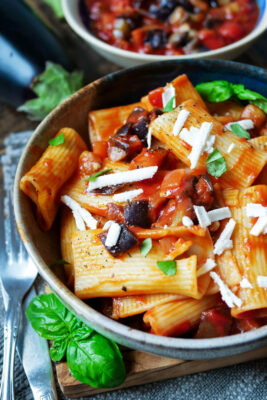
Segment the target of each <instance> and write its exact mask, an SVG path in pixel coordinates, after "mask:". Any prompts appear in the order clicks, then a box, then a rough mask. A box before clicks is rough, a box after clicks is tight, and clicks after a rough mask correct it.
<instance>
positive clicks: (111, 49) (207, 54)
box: [62, 0, 267, 67]
mask: <svg viewBox="0 0 267 400" xmlns="http://www.w3.org/2000/svg"><path fill="white" fill-rule="evenodd" d="M257 3H258V6H259V11H260V14H259V20H258V23H257V24H256V26H255V28H254V29H253V30H252V31H251V32H250V33H249V34H248V35H247V36H245V37H244V38H243V39H241V40H238V41H237V42H235V43H232V44H229V45H228V46H224V47H222V48H220V49H217V50H208V51H203V52H201V53H194V54H185V55H179V56H167V55H163V56H162V55H155V54H140V53H135V52H133V51H127V50H123V49H119V48H118V47H115V46H111V45H110V44H108V43H105V42H103V41H102V40H100V39H98V38H97V37H96V36H94V35H93V34H92V33H90V32H89V30H88V29H87V28H86V26H85V25H84V23H83V20H82V17H81V14H80V12H79V1H78V0H62V7H63V12H64V16H65V18H66V21H67V22H68V24H69V25H70V27H71V28H72V29H73V30H74V32H76V33H77V35H79V36H80V37H81V38H83V39H84V40H85V41H86V42H87V43H88V44H89V45H90V46H91V47H93V49H94V50H95V51H97V53H99V54H101V55H102V56H103V57H105V58H107V59H108V60H109V61H112V62H113V63H114V64H117V65H120V66H122V67H133V66H134V65H141V64H144V63H150V62H154V61H163V60H189V59H203V58H221V59H226V60H232V59H234V58H236V57H238V56H239V55H240V54H241V53H242V52H244V51H245V50H247V48H248V47H249V46H250V45H252V43H253V42H254V41H255V40H256V39H258V38H259V37H260V36H261V35H262V34H263V33H264V31H265V30H266V28H267V0H257Z"/></svg>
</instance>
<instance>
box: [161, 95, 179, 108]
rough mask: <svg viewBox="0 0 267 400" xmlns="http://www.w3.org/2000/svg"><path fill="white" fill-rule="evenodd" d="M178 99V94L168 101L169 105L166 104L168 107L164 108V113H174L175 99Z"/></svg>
mask: <svg viewBox="0 0 267 400" xmlns="http://www.w3.org/2000/svg"><path fill="white" fill-rule="evenodd" d="M175 97H176V94H175V95H174V96H173V97H172V98H171V99H170V100H169V101H168V103H167V104H166V106H165V107H164V108H163V110H162V111H163V112H171V111H173V108H174V107H173V104H174V99H175Z"/></svg>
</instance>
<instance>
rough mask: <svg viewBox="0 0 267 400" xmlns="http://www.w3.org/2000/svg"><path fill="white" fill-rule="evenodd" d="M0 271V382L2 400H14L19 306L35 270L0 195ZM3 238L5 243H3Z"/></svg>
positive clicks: (8, 198) (6, 200)
mask: <svg viewBox="0 0 267 400" xmlns="http://www.w3.org/2000/svg"><path fill="white" fill-rule="evenodd" d="M0 196H1V200H0V212H1V214H0V216H1V217H2V218H5V221H4V224H0V237H1V239H2V240H1V242H0V246H1V244H2V249H1V258H2V260H1V261H2V262H1V268H0V283H1V288H2V293H3V297H4V299H5V302H6V304H7V308H6V312H5V319H4V357H3V372H2V381H1V394H0V399H1V400H14V399H15V397H14V356H15V349H16V340H17V335H18V328H19V322H20V315H21V304H22V300H23V298H24V296H25V294H26V293H27V292H28V290H29V289H30V287H31V286H32V284H33V282H34V280H35V278H36V276H37V270H36V268H35V266H34V265H33V263H29V262H25V260H27V258H28V256H27V253H26V250H25V248H24V245H23V243H22V241H21V239H20V237H19V234H18V231H17V226H16V223H15V216H14V210H13V202H12V194H11V192H9V193H8V196H6V197H4V191H3V190H1V193H0ZM4 238H5V240H3V239H4Z"/></svg>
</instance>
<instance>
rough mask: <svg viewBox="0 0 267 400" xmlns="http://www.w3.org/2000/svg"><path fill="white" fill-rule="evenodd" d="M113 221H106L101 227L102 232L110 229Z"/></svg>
mask: <svg viewBox="0 0 267 400" xmlns="http://www.w3.org/2000/svg"><path fill="white" fill-rule="evenodd" d="M113 222H114V221H107V222H106V223H105V225H104V226H103V228H102V229H103V231H107V230H108V229H109V228H110V227H111V225H112V223H113Z"/></svg>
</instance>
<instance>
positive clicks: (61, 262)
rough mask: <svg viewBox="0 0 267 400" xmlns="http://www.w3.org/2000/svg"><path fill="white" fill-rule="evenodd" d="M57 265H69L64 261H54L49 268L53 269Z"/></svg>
mask: <svg viewBox="0 0 267 400" xmlns="http://www.w3.org/2000/svg"><path fill="white" fill-rule="evenodd" d="M58 264H64V265H70V263H69V262H68V261H65V260H56V261H55V262H53V263H52V264H50V267H54V266H55V265H58Z"/></svg>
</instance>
